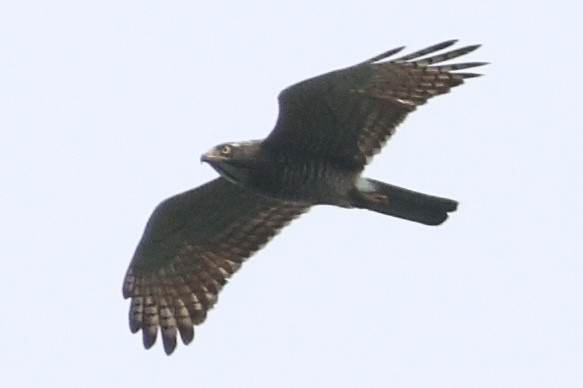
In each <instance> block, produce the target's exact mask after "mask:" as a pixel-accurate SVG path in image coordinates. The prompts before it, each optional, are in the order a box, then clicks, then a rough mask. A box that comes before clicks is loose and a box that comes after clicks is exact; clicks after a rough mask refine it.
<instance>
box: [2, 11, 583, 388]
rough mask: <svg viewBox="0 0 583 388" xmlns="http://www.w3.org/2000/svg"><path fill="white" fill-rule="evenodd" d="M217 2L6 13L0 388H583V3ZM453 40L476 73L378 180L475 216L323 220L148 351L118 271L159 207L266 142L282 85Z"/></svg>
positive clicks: (420, 114) (399, 139)
mask: <svg viewBox="0 0 583 388" xmlns="http://www.w3.org/2000/svg"><path fill="white" fill-rule="evenodd" d="M201 3H202V2H196V1H174V2H168V1H165V2H162V1H143V0H142V1H125V2H120V1H100V2H88V1H52V2H48V1H10V0H5V1H2V2H1V3H0V144H2V145H3V147H2V148H3V150H2V152H1V153H0V177H1V180H2V189H1V190H0V199H1V200H0V214H1V215H2V217H1V218H0V236H2V237H1V239H0V248H1V253H0V258H1V263H2V270H1V271H0V290H1V291H2V311H3V314H4V319H2V320H0V333H1V334H0V341H1V342H0V376H1V377H0V378H1V381H2V383H1V385H2V386H3V387H4V386H5V387H27V386H30V387H33V386H34V387H39V386H50V387H52V386H54V387H79V386H83V387H104V386H110V387H134V386H140V387H160V386H165V387H186V386H196V387H299V386H308V387H332V386H334V387H356V386H363V387H387V386H391V387H550V386H554V387H579V386H581V381H583V281H582V279H583V254H582V250H583V236H582V230H583V217H582V213H583V206H582V205H581V198H582V197H583V188H582V186H583V184H582V177H581V175H582V173H581V171H582V168H581V167H582V164H583V163H582V156H581V149H583V135H582V131H583V125H582V124H583V122H582V121H583V120H582V119H581V97H580V95H579V93H580V92H581V90H582V86H583V82H582V77H581V75H580V71H579V68H580V66H581V62H582V59H583V56H582V55H581V39H582V38H583V27H582V25H581V20H580V19H581V15H583V12H582V9H581V5H580V3H579V2H576V1H560V0H559V1H554V2H552V3H549V2H543V1H531V2H507V1H479V2H475V1H463V2H462V1H449V2H445V4H444V2H437V1H415V0H412V1H400V2H399V1H386V0H385V1H361V2H356V1H320V2H314V1H294V2H267V1H256V2H234V1H231V2H212V3H211V2H204V4H201ZM207 4H208V5H207ZM451 38H458V39H460V46H461V45H464V44H475V43H482V44H483V47H482V48H480V49H479V50H478V51H476V52H475V53H473V54H471V56H468V57H467V58H464V59H466V60H471V61H489V62H491V63H492V64H491V65H489V66H487V67H484V68H482V69H480V70H481V72H483V73H484V74H485V76H484V77H482V78H478V79H472V80H470V81H469V82H468V83H467V84H466V85H464V86H462V87H460V88H457V89H456V90H455V91H454V92H453V93H452V94H449V95H446V96H442V97H439V98H436V99H433V100H431V102H430V103H429V104H428V105H427V106H424V107H422V108H420V109H419V110H418V111H417V112H415V113H414V114H413V115H411V116H410V117H409V118H408V119H407V121H406V122H405V123H404V124H403V125H401V126H400V127H399V128H398V131H397V134H396V136H395V137H394V138H393V139H392V140H391V141H390V142H389V143H388V145H387V147H385V148H384V150H383V153H382V155H380V156H378V157H377V158H375V160H374V162H373V164H372V165H371V166H370V168H368V169H367V171H366V175H368V176H371V177H373V178H376V179H380V180H383V181H387V182H391V183H393V184H397V185H400V186H404V187H408V188H410V189H413V190H418V191H422V192H426V193H429V194H435V195H440V196H446V197H450V198H454V199H456V200H458V201H459V202H460V208H459V210H458V211H457V212H456V213H454V214H453V215H452V217H451V218H450V219H449V220H448V221H447V222H446V223H445V224H444V225H442V226H440V227H427V226H423V225H417V224H414V223H410V222H406V221H403V220H399V219H395V218H391V217H386V216H383V215H379V214H375V213H372V212H367V211H362V210H361V211H357V210H343V209H337V208H324V207H322V208H315V209H313V210H312V211H311V212H310V213H309V214H307V215H305V216H303V217H302V218H301V219H300V220H298V221H296V222H294V224H292V225H291V226H290V227H288V228H286V229H285V230H284V231H283V232H282V233H281V234H280V235H279V236H278V237H276V238H275V239H274V240H273V242H272V243H270V244H269V245H268V246H267V247H266V248H265V249H263V250H262V251H260V252H259V253H258V254H257V255H255V256H254V257H253V258H252V259H250V260H249V261H248V262H247V263H246V264H245V265H244V267H243V268H242V269H241V271H239V272H238V273H237V274H236V275H235V276H234V277H233V278H232V279H231V281H230V283H229V284H228V285H227V286H226V287H225V289H224V290H223V292H222V293H221V295H220V298H219V303H218V304H217V305H216V307H215V309H213V310H212V311H211V312H210V313H209V315H208V318H207V321H206V322H205V323H204V324H203V325H202V326H199V327H197V328H196V338H195V340H194V342H193V343H192V344H191V345H189V346H182V345H179V348H178V349H177V351H176V352H175V353H174V354H173V355H172V356H171V357H167V356H166V355H165V354H164V352H163V350H162V346H161V343H158V344H156V346H154V348H152V349H151V350H148V351H146V350H144V349H143V347H142V342H141V337H140V335H132V334H131V333H130V332H129V328H128V324H127V313H128V307H129V301H127V300H124V299H123V298H122V295H121V285H122V279H123V276H124V274H125V271H126V268H127V265H128V264H129V261H130V259H131V256H132V254H133V251H134V248H135V246H136V244H137V242H138V240H139V238H140V236H141V233H142V231H143V228H144V226H145V222H146V220H147V218H148V217H149V215H150V213H151V211H152V210H153V209H154V207H155V205H156V204H157V203H159V202H160V201H161V200H163V199H164V198H166V197H169V196H171V195H173V194H176V193H178V192H181V191H184V190H187V189H189V188H191V187H195V186H198V185H200V184H202V183H204V182H206V181H208V180H210V179H212V178H213V177H215V176H216V173H215V172H214V171H213V170H212V169H211V168H210V167H209V166H207V165H201V164H200V163H199V157H200V154H201V153H203V152H204V151H206V150H207V149H209V148H210V147H211V146H213V145H215V144H217V143H221V142H224V141H230V140H245V139H258V138H262V137H264V136H266V135H267V134H268V133H269V131H270V130H271V129H272V127H273V125H274V122H275V118H276V116H277V105H276V96H277V94H278V93H279V91H280V90H281V89H283V88H285V87H286V86H288V85H291V84H293V83H295V82H298V81H300V80H303V79H306V78H308V77H312V76H315V75H318V74H320V73H323V72H327V71H330V70H334V69H337V68H341V67H345V66H349V65H352V64H355V63H358V62H360V61H362V60H364V59H367V58H370V57H371V56H373V55H376V54H378V53H380V52H382V51H385V50H387V49H390V48H394V47H397V46H401V45H407V47H408V50H409V51H410V50H416V49H420V48H423V47H426V46H428V45H431V44H434V43H438V42H441V41H443V40H447V39H451ZM159 342H160V341H159Z"/></svg>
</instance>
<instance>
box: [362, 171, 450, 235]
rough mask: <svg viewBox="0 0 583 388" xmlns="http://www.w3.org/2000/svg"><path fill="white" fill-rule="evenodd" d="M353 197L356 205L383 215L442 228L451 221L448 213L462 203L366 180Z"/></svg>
mask: <svg viewBox="0 0 583 388" xmlns="http://www.w3.org/2000/svg"><path fill="white" fill-rule="evenodd" d="M359 186H362V187H359V188H358V189H357V190H355V194H354V195H353V196H352V206H354V207H357V208H362V209H367V210H372V211H375V212H378V213H382V214H388V215H390V216H394V217H399V218H403V219H405V220H409V221H414V222H419V223H421V224H425V225H439V224H441V223H443V222H444V221H445V220H446V219H447V213H449V212H453V211H455V210H456V209H457V205H458V203H457V202H456V201H454V200H452V199H447V198H441V197H435V196H432V195H427V194H423V193H418V192H416V191H411V190H407V189H404V188H402V187H397V186H393V185H390V184H388V183H383V182H379V181H376V180H373V179H364V178H363V184H362V185H359Z"/></svg>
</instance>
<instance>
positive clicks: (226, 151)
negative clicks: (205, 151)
mask: <svg viewBox="0 0 583 388" xmlns="http://www.w3.org/2000/svg"><path fill="white" fill-rule="evenodd" d="M232 150H233V147H231V146H230V145H224V146H222V147H221V154H222V155H225V156H226V155H230V154H231V151H232Z"/></svg>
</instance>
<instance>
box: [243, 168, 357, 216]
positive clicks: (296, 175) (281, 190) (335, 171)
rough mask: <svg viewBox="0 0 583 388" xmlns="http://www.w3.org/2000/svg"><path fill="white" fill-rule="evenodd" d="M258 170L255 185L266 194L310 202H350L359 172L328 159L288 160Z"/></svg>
mask: <svg viewBox="0 0 583 388" xmlns="http://www.w3.org/2000/svg"><path fill="white" fill-rule="evenodd" d="M274 167H276V168H273V169H272V170H270V171H269V172H267V173H263V174H258V175H257V176H256V177H255V179H253V181H254V182H253V183H254V184H253V186H254V188H255V189H256V190H258V191H259V192H261V193H262V194H264V195H267V196H270V197H273V198H277V199H282V200H288V201H294V202H307V203H310V204H314V205H315V204H329V205H338V206H348V203H349V200H348V194H349V192H350V190H351V189H352V188H353V187H354V181H355V178H356V176H357V175H358V174H357V173H355V172H350V171H345V170H342V169H339V168H334V166H331V165H329V164H325V163H297V164H294V163H286V164H283V165H280V166H274Z"/></svg>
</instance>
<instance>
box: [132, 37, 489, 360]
mask: <svg viewBox="0 0 583 388" xmlns="http://www.w3.org/2000/svg"><path fill="white" fill-rule="evenodd" d="M455 42H456V41H455V40H450V41H446V42H443V43H439V44H436V45H433V46H431V47H428V48H425V49H423V50H419V51H416V52H413V53H411V54H408V55H405V56H401V57H397V58H394V59H393V56H394V55H395V54H397V53H398V52H399V51H401V50H402V49H403V47H399V48H396V49H393V50H389V51H386V52H384V53H382V54H380V55H377V56H375V57H373V58H371V59H368V60H366V61H364V62H361V63H358V64H356V65H354V66H351V67H347V68H344V69H341V70H337V71H332V72H330V73H327V74H323V75H320V76H317V77H314V78H311V79H308V80H305V81H302V82H299V83H297V84H295V85H293V86H290V87H288V88H287V89H285V90H283V91H282V92H281V94H280V95H279V117H278V119H277V122H276V124H275V128H274V129H273V130H272V132H271V133H270V134H269V136H267V138H265V139H264V140H254V141H245V142H231V143H224V144H220V145H218V146H216V147H214V148H212V149H211V150H210V151H208V152H207V153H205V154H204V155H202V157H201V160H202V161H204V162H207V163H208V164H210V165H211V166H212V167H213V168H214V169H215V170H216V171H217V172H218V173H219V174H220V177H219V178H217V179H215V180H212V181H210V182H208V183H206V184H204V185H202V186H200V187H197V188H195V189H193V190H190V191H186V192H184V193H182V194H178V195H176V196H174V197H171V198H169V199H167V200H165V201H163V202H162V203H161V204H159V205H158V207H157V208H156V209H155V210H154V212H153V214H152V215H151V217H150V219H149V221H148V223H147V225H146V228H145V231H144V235H143V237H142V239H141V241H140V242H139V244H138V246H137V248H136V251H135V254H134V256H133V259H132V261H131V264H130V266H129V269H128V271H127V274H126V276H125V280H124V283H123V296H124V298H131V305H130V313H129V325H130V329H131V331H132V332H134V333H135V332H137V331H139V330H142V336H143V343H144V347H145V348H150V347H151V346H152V345H153V344H154V342H155V341H156V337H157V334H158V331H160V333H161V337H162V342H163V346H164V350H165V352H166V354H171V353H172V352H173V351H174V349H175V348H176V343H177V335H178V334H180V337H181V338H182V342H184V344H188V343H190V342H191V341H192V340H193V338H194V325H198V324H201V323H202V322H203V321H204V320H205V318H206V315H207V312H208V311H209V309H211V308H212V307H213V305H214V304H215V303H216V302H217V297H218V294H219V292H220V290H221V288H222V287H223V286H224V285H225V284H226V282H227V279H228V278H229V277H230V276H231V275H233V273H235V272H236V271H237V270H238V269H239V267H240V266H241V264H242V263H243V262H244V261H245V260H246V259H247V258H248V257H250V256H251V255H252V254H253V253H254V252H256V251H257V250H258V249H260V248H261V247H262V246H263V245H264V244H266V243H267V242H268V241H269V240H270V239H271V238H272V237H273V236H274V235H275V234H276V233H278V232H279V231H280V229H281V228H283V227H284V226H285V225H287V224H288V223H289V222H290V221H292V220H293V219H295V218H297V217H298V216H300V215H301V214H303V213H305V212H306V211H308V210H309V209H310V207H312V206H314V205H333V206H339V207H342V208H359V209H367V210H372V211H374V212H378V213H382V214H387V215H391V216H395V217H399V218H402V219H405V220H410V221H414V222H418V223H421V224H426V225H439V224H441V223H442V222H444V221H445V219H446V218H447V216H448V213H449V212H452V211H454V210H456V208H457V202H456V201H454V200H451V199H447V198H441V197H436V196H431V195H426V194H422V193H418V192H415V191H411V190H407V189H404V188H401V187H398V186H394V185H391V184H387V183H383V182H380V181H377V180H373V179H369V178H365V177H362V176H361V172H362V171H363V169H364V167H365V166H366V165H367V163H368V162H369V161H370V160H371V159H372V157H373V156H374V155H375V154H376V153H378V152H379V151H380V149H381V147H382V146H383V145H384V144H385V142H386V141H387V140H388V139H389V138H390V137H391V135H392V134H393V133H394V132H395V128H396V127H397V126H398V125H399V124H400V123H401V122H402V121H403V120H404V119H405V117H407V115H408V114H409V113H410V112H412V111H414V110H415V108H417V106H419V105H422V104H424V103H425V102H427V100H429V99H430V98H431V97H434V96H437V95H440V94H444V93H447V92H449V91H450V89H451V88H453V87H455V86H458V85H461V84H462V83H463V82H464V80H465V79H468V78H472V77H476V76H479V74H475V73H471V72H460V71H459V70H463V69H467V68H473V67H476V66H481V65H484V64H486V63H484V62H468V63H456V64H444V63H443V62H445V61H447V60H450V59H453V58H457V57H460V56H462V55H465V54H467V53H469V52H471V51H474V50H475V49H477V48H478V47H479V45H472V46H466V47H462V48H458V49H450V51H447V50H446V49H448V48H449V47H450V46H452V45H454V43H455Z"/></svg>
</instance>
